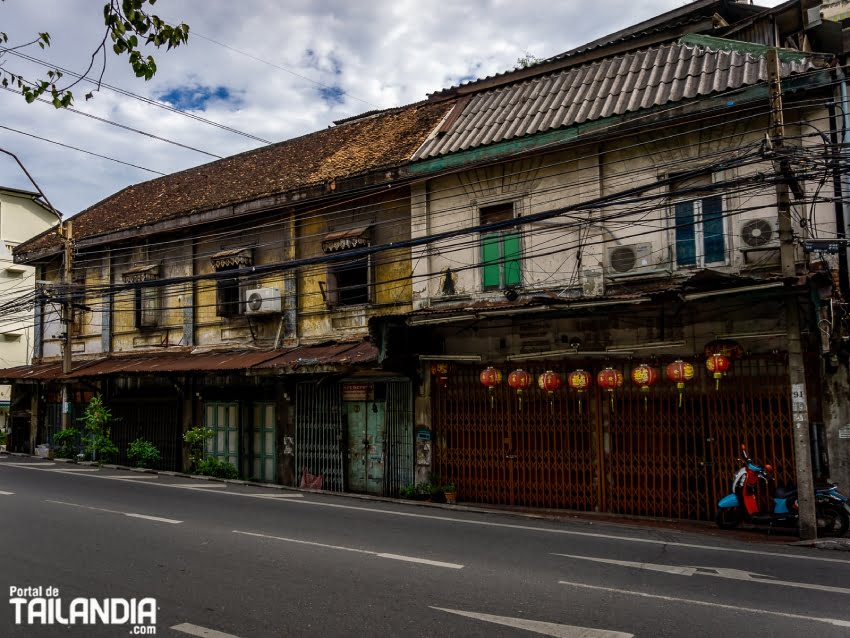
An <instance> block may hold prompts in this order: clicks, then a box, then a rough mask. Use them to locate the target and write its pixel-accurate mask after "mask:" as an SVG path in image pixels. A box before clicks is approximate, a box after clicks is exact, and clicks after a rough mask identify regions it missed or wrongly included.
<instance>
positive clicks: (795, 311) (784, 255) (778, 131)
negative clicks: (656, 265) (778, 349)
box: [767, 49, 817, 540]
mask: <svg viewBox="0 0 850 638" xmlns="http://www.w3.org/2000/svg"><path fill="white" fill-rule="evenodd" d="M767 68H768V74H769V81H770V130H771V143H772V144H773V152H774V153H775V156H776V158H777V159H775V160H774V166H775V167H776V169H777V172H779V173H780V175H781V177H782V181H780V182H777V184H776V208H777V210H778V213H779V259H780V264H781V268H782V276H783V277H784V278H785V280H786V281H790V280H793V279H795V278H796V276H797V270H796V267H795V264H794V253H795V250H794V230H793V228H792V226H791V196H790V193H789V190H790V187H789V181H790V180H792V179H793V178H794V177H793V175H792V173H791V167H790V165H789V163H788V159H787V158H786V157H785V155H784V141H785V124H784V120H783V113H782V86H781V83H780V78H781V73H780V67H779V53H778V52H777V50H776V49H771V50H770V51H768V54H767ZM785 317H786V319H785V322H786V327H787V330H788V376H789V377H790V380H791V412H792V418H793V420H794V456H795V457H796V460H797V504H798V506H799V508H800V538H801V539H803V540H808V539H813V538H817V519H816V516H815V484H814V479H813V477H812V447H811V440H810V436H811V434H810V431H809V407H808V405H809V404H808V396H807V394H806V368H805V364H804V361H803V347H802V340H801V337H800V303H799V299H798V297H797V295H796V293H795V292H794V291H793V289H789V290H788V291H787V292H786V294H785Z"/></svg>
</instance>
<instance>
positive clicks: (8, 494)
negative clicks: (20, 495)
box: [0, 492, 15, 496]
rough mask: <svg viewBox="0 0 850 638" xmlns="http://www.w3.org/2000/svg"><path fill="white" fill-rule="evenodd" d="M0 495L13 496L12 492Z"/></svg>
mask: <svg viewBox="0 0 850 638" xmlns="http://www.w3.org/2000/svg"><path fill="white" fill-rule="evenodd" d="M0 494H2V495H3V496H13V495H14V494H15V493H14V492H0Z"/></svg>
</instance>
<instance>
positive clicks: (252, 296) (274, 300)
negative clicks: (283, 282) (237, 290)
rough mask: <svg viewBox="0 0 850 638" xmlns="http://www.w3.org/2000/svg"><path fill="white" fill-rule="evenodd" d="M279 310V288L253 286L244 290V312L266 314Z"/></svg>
mask: <svg viewBox="0 0 850 638" xmlns="http://www.w3.org/2000/svg"><path fill="white" fill-rule="evenodd" d="M275 312H280V290H278V289H277V288H254V289H252V290H246V291H245V314H248V315H267V314H271V313H275Z"/></svg>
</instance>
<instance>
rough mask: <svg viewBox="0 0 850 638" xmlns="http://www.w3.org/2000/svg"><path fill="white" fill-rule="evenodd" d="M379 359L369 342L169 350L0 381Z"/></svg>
mask: <svg viewBox="0 0 850 638" xmlns="http://www.w3.org/2000/svg"><path fill="white" fill-rule="evenodd" d="M377 361H378V350H377V349H376V348H375V346H373V345H372V344H371V343H369V342H367V341H354V342H345V343H330V344H323V345H317V346H297V347H295V348H290V349H288V350H274V351H268V350H266V351H262V352H257V351H254V350H252V351H244V350H241V351H231V352H204V353H200V354H191V353H188V352H186V353H179V354H177V353H167V354H156V353H154V354H149V355H131V356H123V357H122V356H119V357H107V358H101V359H95V360H90V361H84V362H81V363H78V364H76V365H74V367H73V369H72V371H71V373H70V374H68V375H63V374H62V363H61V362H60V363H42V364H37V365H29V366H18V367H16V368H8V369H6V370H0V382H2V381H7V380H8V381H18V380H28V379H33V380H42V381H46V380H51V379H80V378H84V377H100V376H106V375H118V374H157V373H163V374H164V373H181V372H232V371H237V370H249V369H256V368H264V369H268V368H287V369H290V370H294V369H296V368H299V367H305V366H334V365H341V366H349V365H358V364H361V365H362V364H370V363H375V362H377Z"/></svg>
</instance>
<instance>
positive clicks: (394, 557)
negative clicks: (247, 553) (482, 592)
mask: <svg viewBox="0 0 850 638" xmlns="http://www.w3.org/2000/svg"><path fill="white" fill-rule="evenodd" d="M233 533H234V534H242V535H244V536H255V537H257V538H268V539H271V540H276V541H284V542H286V543H297V544H299V545H312V546H313V547H325V548H327V549H338V550H341V551H344V552H354V553H355V554H369V555H370V556H376V557H378V558H389V559H390V560H402V561H405V562H408V563H422V564H423V565H431V566H433V567H446V568H448V569H463V565H458V564H457V563H444V562H442V561H437V560H428V559H427V558H417V557H416V556H403V555H401V554H386V553H383V552H372V551H369V550H368V549H357V548H356V547H343V546H342V545H328V544H326V543H317V542H315V541H304V540H300V539H298V538H285V537H283V536H271V535H269V534H258V533H257V532H243V531H241V530H238V529H235V530H233Z"/></svg>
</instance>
